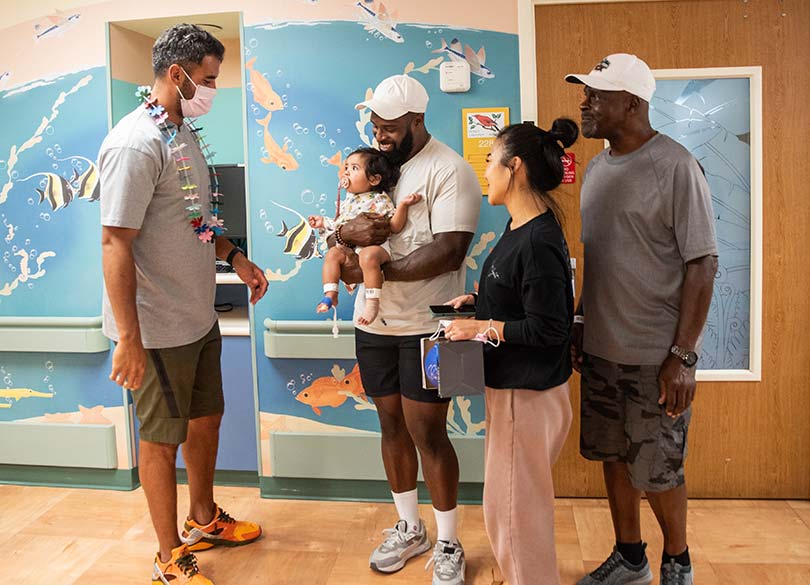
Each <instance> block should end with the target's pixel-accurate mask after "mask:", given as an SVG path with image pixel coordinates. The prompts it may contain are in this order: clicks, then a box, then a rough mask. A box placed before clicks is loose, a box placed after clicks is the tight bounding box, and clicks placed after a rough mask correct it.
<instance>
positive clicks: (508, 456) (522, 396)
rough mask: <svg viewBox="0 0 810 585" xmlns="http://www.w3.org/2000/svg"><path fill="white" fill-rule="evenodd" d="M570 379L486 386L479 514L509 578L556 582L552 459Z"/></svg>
mask: <svg viewBox="0 0 810 585" xmlns="http://www.w3.org/2000/svg"><path fill="white" fill-rule="evenodd" d="M571 417H572V415H571V403H570V401H569V398H568V383H567V382H566V383H565V384H562V385H560V386H557V387H555V388H552V389H549V390H543V391H539V392H538V391H536V390H498V389H493V388H487V390H486V423H487V426H486V439H485V442H484V443H485V446H484V461H485V477H484V521H485V523H486V529H487V535H488V536H489V541H490V543H491V544H492V550H493V552H494V553H495V558H496V560H497V561H498V565H499V566H500V568H501V572H502V573H503V575H504V577H506V580H507V581H508V582H509V585H559V583H560V574H559V571H558V569H557V552H556V550H555V547H554V485H553V483H552V479H551V467H552V465H554V462H555V461H556V460H557V457H558V456H559V454H560V451H561V450H562V447H563V443H565V437H566V435H567V434H568V429H569V428H570V426H571Z"/></svg>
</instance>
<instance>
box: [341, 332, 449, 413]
mask: <svg viewBox="0 0 810 585" xmlns="http://www.w3.org/2000/svg"><path fill="white" fill-rule="evenodd" d="M423 337H430V334H429V333H426V334H424V335H402V336H399V335H375V334H373V333H366V332H365V331H361V330H360V329H355V330H354V347H355V354H356V355H357V364H358V365H359V366H360V379H361V380H362V381H363V389H364V390H365V392H366V396H370V397H371V398H375V397H382V396H390V395H391V394H401V395H402V396H405V397H406V398H410V399H411V400H416V401H417V402H449V401H450V400H449V399H448V398H441V397H440V396H439V393H438V391H437V390H425V389H424V388H422V365H421V363H420V360H421V356H420V352H419V340H420V339H422V338H423Z"/></svg>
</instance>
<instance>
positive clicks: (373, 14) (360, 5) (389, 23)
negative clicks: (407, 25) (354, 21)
mask: <svg viewBox="0 0 810 585" xmlns="http://www.w3.org/2000/svg"><path fill="white" fill-rule="evenodd" d="M355 6H356V7H357V10H358V12H359V13H360V20H361V21H362V22H363V23H365V24H364V25H363V28H364V29H366V31H368V32H378V33H380V34H381V35H382V36H384V37H385V38H387V39H391V40H392V41H394V42H395V43H404V42H405V39H404V38H402V35H401V34H399V31H398V30H397V24H396V22H395V20H396V16H397V15H396V13H391V14H389V13H388V10H387V9H386V7H385V4H383V3H382V2H380V3H378V4H377V6H376V10H375V8H374V2H363V1H362V0H358V2H357V3H356V4H355Z"/></svg>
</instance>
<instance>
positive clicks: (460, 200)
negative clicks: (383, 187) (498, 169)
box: [354, 138, 482, 336]
mask: <svg viewBox="0 0 810 585" xmlns="http://www.w3.org/2000/svg"><path fill="white" fill-rule="evenodd" d="M411 193H419V194H420V195H422V197H423V198H422V200H421V201H420V202H419V203H417V204H416V205H412V206H411V207H410V208H408V221H407V223H406V224H405V228H404V229H403V230H402V231H401V232H400V233H398V234H392V235H391V238H390V239H389V240H388V242H389V244H390V246H391V258H392V259H393V260H398V259H400V258H404V257H405V256H407V255H408V254H410V253H411V252H413V251H415V250H417V249H418V248H421V247H422V246H425V245H427V244H430V243H431V242H432V241H433V235H434V234H439V233H443V232H470V233H475V230H476V227H477V226H478V216H479V214H480V212H481V199H482V194H481V185H480V183H479V182H478V178H477V177H476V175H475V172H474V171H473V170H472V167H471V166H470V165H469V164H468V163H467V162H466V161H465V160H464V159H463V158H461V156H459V155H458V153H457V152H456V151H454V150H453V149H452V148H450V147H449V146H447V145H445V144H443V143H441V142H439V141H438V140H436V139H435V138H431V139H430V140H429V141H428V143H427V144H426V145H425V146H424V148H422V150H420V151H419V152H418V153H417V154H416V156H414V157H413V158H412V159H410V160H409V161H407V162H406V163H405V164H404V165H402V168H401V169H400V179H399V183H397V187H396V189H395V190H394V193H393V199H394V203H395V204H396V203H398V202H399V200H400V199H402V198H404V197H407V196H408V195H410V194H411ZM466 273H467V268H466V265H465V264H462V266H461V268H459V269H458V270H455V271H453V272H446V273H444V274H440V275H439V276H436V277H435V278H431V279H428V280H418V281H414V282H395V281H388V282H386V283H385V284H384V285H383V289H382V298H381V299H380V312H379V314H378V317H377V319H376V320H375V321H374V322H373V323H372V324H371V325H366V326H357V327H358V328H359V329H362V330H363V331H366V332H368V333H374V334H377V335H400V336H402V335H418V334H422V333H429V332H432V331H434V330H435V329H436V321H435V320H433V318H432V314H431V312H430V309H429V308H428V307H429V306H430V305H441V304H444V303H446V302H447V301H448V300H450V299H451V298H453V297H455V296H458V295H460V294H462V293H463V292H464V284H465V279H466ZM356 297H357V298H356V300H355V303H354V320H355V322H356V321H357V319H358V317H359V316H360V315H361V314H362V312H363V308H364V306H365V295H364V288H363V287H362V286H360V287H359V288H358V291H357V293H356Z"/></svg>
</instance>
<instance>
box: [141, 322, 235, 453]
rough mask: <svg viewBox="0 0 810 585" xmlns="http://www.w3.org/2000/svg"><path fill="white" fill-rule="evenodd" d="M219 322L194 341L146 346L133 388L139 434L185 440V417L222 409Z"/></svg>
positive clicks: (148, 438)
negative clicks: (143, 366)
mask: <svg viewBox="0 0 810 585" xmlns="http://www.w3.org/2000/svg"><path fill="white" fill-rule="evenodd" d="M221 353H222V337H221V335H220V333H219V324H218V323H214V326H213V327H212V328H211V331H209V332H208V334H207V335H206V336H205V337H203V338H202V339H200V340H199V341H195V342H194V343H189V344H188V345H181V346H179V347H170V348H167V349H147V350H146V371H145V372H144V377H143V384H142V385H141V387H140V388H139V389H138V390H133V391H132V398H133V400H134V401H135V414H136V415H137V417H138V422H140V431H139V432H140V436H141V439H143V440H144V441H149V442H151V443H169V444H172V445H179V444H180V443H184V442H185V440H186V435H187V433H188V421H189V420H191V419H194V418H200V417H202V416H210V415H214V414H222V412H223V411H224V410H225V400H224V398H223V395H222V371H221V369H220V355H221Z"/></svg>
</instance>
